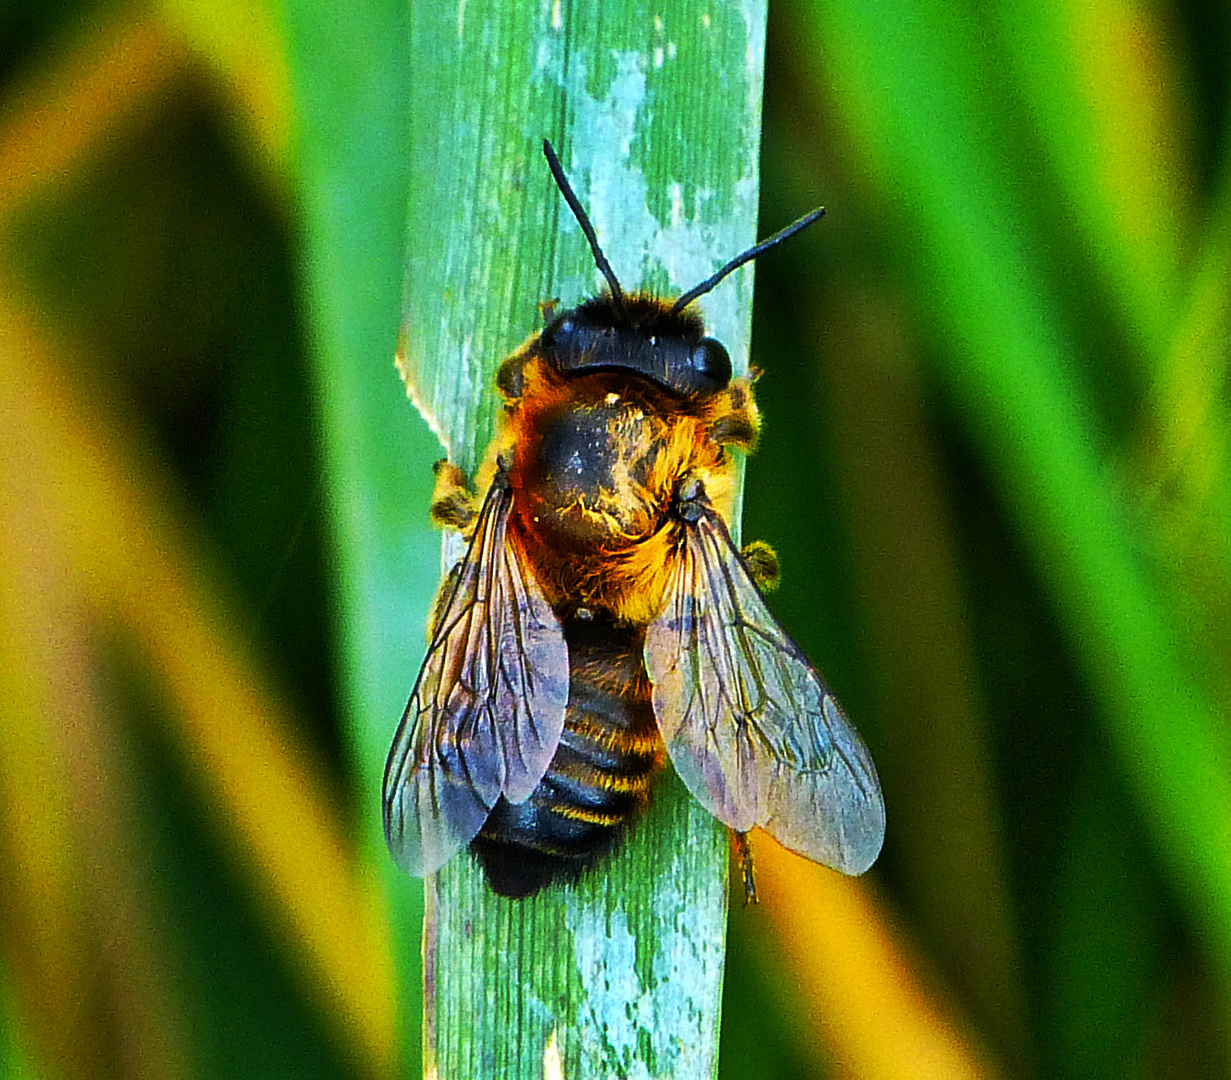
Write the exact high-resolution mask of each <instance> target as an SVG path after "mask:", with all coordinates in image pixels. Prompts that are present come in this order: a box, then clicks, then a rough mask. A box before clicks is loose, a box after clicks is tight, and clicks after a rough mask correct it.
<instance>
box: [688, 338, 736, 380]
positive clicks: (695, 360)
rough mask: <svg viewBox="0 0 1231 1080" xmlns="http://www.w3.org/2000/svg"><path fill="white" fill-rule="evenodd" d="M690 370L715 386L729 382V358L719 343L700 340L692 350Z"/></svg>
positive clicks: (711, 340)
mask: <svg viewBox="0 0 1231 1080" xmlns="http://www.w3.org/2000/svg"><path fill="white" fill-rule="evenodd" d="M690 359H691V361H692V369H693V371H695V372H696V373H697V374H698V375H701V376H703V377H704V378H705V379H707V380H708V381H710V382H712V383H714V384H715V385H717V386H726V385H727V383H729V382H730V381H731V357H730V356H729V355H728V353H727V350H726V349H725V348H724V347H723V344H722V342H721V341H715V340H714V339H713V338H702V339H701V340H700V341H699V342H698V343H697V344H696V345H695V346H694V347H693V350H692V355H691V357H690Z"/></svg>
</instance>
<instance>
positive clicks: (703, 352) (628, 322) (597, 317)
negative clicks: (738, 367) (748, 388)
mask: <svg viewBox="0 0 1231 1080" xmlns="http://www.w3.org/2000/svg"><path fill="white" fill-rule="evenodd" d="M539 345H540V348H541V349H542V351H543V354H544V356H546V357H547V358H548V359H550V360H551V362H552V363H553V364H554V365H555V367H556V370H557V371H559V372H560V373H561V374H564V375H572V374H577V373H580V372H590V371H621V372H629V373H630V374H634V375H639V376H641V377H642V378H644V379H648V380H649V381H650V382H652V383H655V384H656V385H658V386H660V387H662V388H663V389H664V390H670V391H672V392H673V393H676V394H681V395H685V396H688V397H692V396H695V395H698V394H714V393H717V392H718V391H720V390H725V389H726V387H727V384H728V383H729V382H730V381H731V357H730V356H729V355H728V354H727V350H726V349H725V348H724V347H723V345H722V342H720V341H716V340H715V339H714V338H711V337H706V336H705V332H704V326H703V325H702V322H701V318H700V316H698V315H697V314H696V313H694V312H690V311H676V310H674V309H673V308H672V307H671V305H670V304H668V303H666V302H664V301H662V300H658V299H656V298H654V297H652V296H645V295H634V296H627V295H626V296H622V297H621V298H620V301H619V302H618V303H617V302H616V300H615V299H614V298H613V297H612V296H611V295H610V294H604V295H602V296H598V297H595V298H594V299H593V300H587V301H586V302H585V303H584V304H582V305H581V306H580V307H576V308H573V309H571V310H570V311H566V312H564V313H563V314H561V315H559V316H557V317H556V318H555V319H554V320H552V322H551V323H550V324H549V325H548V326H547V328H546V329H544V331H543V333H542V334H541V335H540V337H539Z"/></svg>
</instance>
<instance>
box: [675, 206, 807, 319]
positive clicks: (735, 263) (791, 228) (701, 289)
mask: <svg viewBox="0 0 1231 1080" xmlns="http://www.w3.org/2000/svg"><path fill="white" fill-rule="evenodd" d="M824 215H825V207H823V206H818V207H817V208H816V209H815V210H813V211H812V213H810V214H805V215H804V216H803V217H801V218H800V219H799V220H798V221H796V222H793V223H792V224H790V225H788V226H787V227H786V228H785V229H782V230H780V231H779V232H776V233H774V235H773V236H771V237H770V238H769V239H768V240H762V241H761V242H760V243H759V244H754V245H753V246H752V247H750V248H749V249H748V250H747V251H745V252H744V253H743V254H742V255H736V256H735V258H734V259H732V260H731V261H730V262H729V263H727V265H726V266H724V267H723V268H722V269H721V270H719V271H718V273H716V274H714V275H713V277H708V278H706V279H705V280H704V281H703V282H701V284H700V285H697V286H696V287H695V288H692V289H689V290H688V292H686V293H685V294H684V295H683V296H681V297H680V298H679V299H678V300H677V301H676V302H675V303H674V304H672V305H671V313H672V314H675V313H676V312H678V311H683V310H684V309H685V308H686V307H688V305H689V304H691V303H692V302H693V301H694V300H695V299H696V298H697V297H698V296H704V295H705V294H706V293H707V292H709V291H710V289H712V288H713V287H714V286H715V285H717V284H718V283H719V282H720V281H721V280H722V279H723V278H725V277H726V276H727V275H728V274H729V273H731V272H732V271H733V270H738V269H739V268H740V267H741V266H743V265H744V263H746V262H751V261H752V260H753V259H755V258H756V257H757V256H758V255H762V254H764V253H765V252H767V251H768V250H769V249H770V248H772V247H775V246H776V245H778V244H781V243H782V241H783V240H789V239H790V238H791V237H792V236H794V235H795V234H796V233H797V232H803V230H804V229H806V228H807V227H808V226H809V225H811V224H812V223H813V222H814V221H819V220H820V219H821V218H822V217H824Z"/></svg>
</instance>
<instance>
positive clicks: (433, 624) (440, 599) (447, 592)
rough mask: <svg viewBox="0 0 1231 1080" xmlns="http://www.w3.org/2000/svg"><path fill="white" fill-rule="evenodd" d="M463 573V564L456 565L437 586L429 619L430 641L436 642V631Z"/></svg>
mask: <svg viewBox="0 0 1231 1080" xmlns="http://www.w3.org/2000/svg"><path fill="white" fill-rule="evenodd" d="M461 572H462V564H461V562H460V561H459V562H456V563H454V564H453V569H451V570H450V571H449V572H448V573H447V574H445V576H444V577H443V578H442V579H441V582H440V584H439V585H438V586H436V595H435V597H433V599H432V610H431V612H430V614H429V615H428V619H427V639H428V641H434V640H435V638H436V630H437V629H438V628H439V626H440V620H441V617H442V616H443V615H444V613H445V608H446V607H448V604H449V599H450V597H452V596H453V590H454V589H455V588H456V587H457V579H458V576H459V575H460V574H461Z"/></svg>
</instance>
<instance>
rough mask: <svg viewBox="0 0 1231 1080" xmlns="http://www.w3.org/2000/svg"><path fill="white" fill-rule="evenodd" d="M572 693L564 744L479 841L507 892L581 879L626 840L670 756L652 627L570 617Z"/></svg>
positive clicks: (497, 812)
mask: <svg viewBox="0 0 1231 1080" xmlns="http://www.w3.org/2000/svg"><path fill="white" fill-rule="evenodd" d="M564 631H565V638H566V640H567V642H568V647H569V702H568V709H567V711H566V713H565V719H564V733H563V734H562V735H561V737H560V745H559V747H558V748H557V750H556V754H555V757H553V758H552V761H551V765H550V766H548V769H547V773H546V775H545V776H544V777H543V779H542V780H541V781H540V782H539V785H538V787H536V788H535V790H534V791H533V792H532V793H531V795H530V798H529V799H527V800H526V801H525V802H524V803H521V804H518V805H513V804H511V803H509V802H507V801H506V800H505V799H503V798H501V799H500V801H499V802H498V803H497V804H496V806H495V807H494V808H493V810H492V812H491V814H490V816H489V817H488V819H487V822H486V823H485V824H484V826H483V829H482V831H481V832H480V833H479V835H478V836H477V837H476V838H475V840H474V842H473V844H472V847H473V849H474V851H475V854H477V855H478V856H479V859H480V861H481V862H482V863H483V868H484V870H485V871H486V872H487V878H488V881H489V882H490V883H491V886H492V888H493V889H495V891H496V892H498V893H500V894H501V895H503V896H515V897H519V896H529V895H530V894H531V893H534V892H537V891H538V890H539V889H540V888H542V887H543V886H544V885H546V884H547V883H548V882H550V881H556V880H571V879H575V878H576V877H577V875H578V874H579V873H580V872H581V871H582V870H583V869H584V868H585V867H586V866H588V865H589V864H590V863H592V862H593V861H594V860H595V859H596V858H598V857H599V856H601V855H604V854H606V853H607V852H608V851H610V850H611V848H612V847H613V846H614V845H615V844H616V843H617V842H618V841H619V839H620V836H621V835H622V833H623V830H624V828H625V826H626V825H627V823H628V822H629V820H630V819H631V818H632V817H633V816H634V815H635V814H636V813H637V812H638V811H639V810H640V809H641V808H642V807H643V806H644V805H645V803H646V802H647V800H648V798H649V792H650V786H651V784H652V783H653V780H654V776H655V773H656V772H657V771H658V769H659V767H660V766H661V764H662V762H663V759H664V751H663V745H662V740H661V739H660V737H659V735H658V729H657V726H656V725H655V721H654V713H653V709H652V707H651V705H650V693H649V681H648V679H647V677H646V674H645V666H644V661H643V660H642V655H641V654H642V646H643V631H640V630H633V629H629V628H622V627H617V626H615V625H614V624H612V623H610V622H607V621H603V620H599V619H594V620H591V621H585V622H583V621H581V620H577V619H569V620H566V621H565V623H564Z"/></svg>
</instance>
